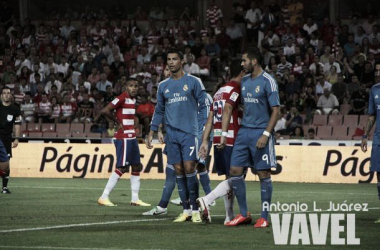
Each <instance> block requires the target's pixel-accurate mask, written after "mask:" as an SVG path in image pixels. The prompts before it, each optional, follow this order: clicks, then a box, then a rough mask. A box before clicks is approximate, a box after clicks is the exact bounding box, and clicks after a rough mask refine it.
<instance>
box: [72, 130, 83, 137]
mask: <svg viewBox="0 0 380 250" xmlns="http://www.w3.org/2000/svg"><path fill="white" fill-rule="evenodd" d="M71 136H72V137H73V138H84V137H86V134H85V133H83V132H74V131H72V132H71Z"/></svg>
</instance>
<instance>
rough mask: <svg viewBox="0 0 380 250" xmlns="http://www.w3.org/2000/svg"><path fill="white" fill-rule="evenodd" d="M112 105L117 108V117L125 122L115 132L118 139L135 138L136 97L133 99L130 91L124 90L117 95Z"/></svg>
mask: <svg viewBox="0 0 380 250" xmlns="http://www.w3.org/2000/svg"><path fill="white" fill-rule="evenodd" d="M110 105H111V106H112V107H113V108H114V109H116V114H115V116H116V119H118V120H119V121H120V122H121V124H123V129H122V130H119V131H117V132H115V138H116V139H124V138H126V139H134V138H136V132H135V114H136V99H132V98H131V97H130V96H129V95H128V93H126V92H123V93H122V94H121V95H119V96H118V97H116V98H115V99H114V100H113V101H112V102H111V103H110Z"/></svg>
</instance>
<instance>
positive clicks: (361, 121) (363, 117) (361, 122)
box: [359, 115, 369, 128]
mask: <svg viewBox="0 0 380 250" xmlns="http://www.w3.org/2000/svg"><path fill="white" fill-rule="evenodd" d="M368 118H369V115H361V116H360V117H359V127H360V128H365V127H366V126H367V122H368Z"/></svg>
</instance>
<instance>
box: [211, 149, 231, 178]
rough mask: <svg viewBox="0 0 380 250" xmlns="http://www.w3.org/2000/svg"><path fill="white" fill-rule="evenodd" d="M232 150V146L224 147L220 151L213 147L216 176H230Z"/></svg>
mask: <svg viewBox="0 0 380 250" xmlns="http://www.w3.org/2000/svg"><path fill="white" fill-rule="evenodd" d="M232 150H233V147H232V146H226V147H225V148H223V149H222V150H219V149H218V148H217V147H216V145H215V146H214V169H215V170H216V172H217V173H218V175H226V176H229V175H230V166H231V155H232Z"/></svg>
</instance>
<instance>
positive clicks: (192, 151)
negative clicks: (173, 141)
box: [181, 133, 202, 223]
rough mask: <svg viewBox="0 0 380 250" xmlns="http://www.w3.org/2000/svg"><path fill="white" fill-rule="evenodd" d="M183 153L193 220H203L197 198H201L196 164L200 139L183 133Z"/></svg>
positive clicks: (197, 221)
mask: <svg viewBox="0 0 380 250" xmlns="http://www.w3.org/2000/svg"><path fill="white" fill-rule="evenodd" d="M181 155H182V159H183V167H184V169H185V174H186V184H187V190H188V193H189V201H190V205H191V206H192V221H193V222H195V223H199V222H202V220H201V217H200V214H199V210H198V204H197V199H198V198H199V182H198V177H197V169H196V164H197V160H198V158H199V157H198V139H197V137H195V136H193V135H191V134H185V133H182V136H181Z"/></svg>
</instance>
